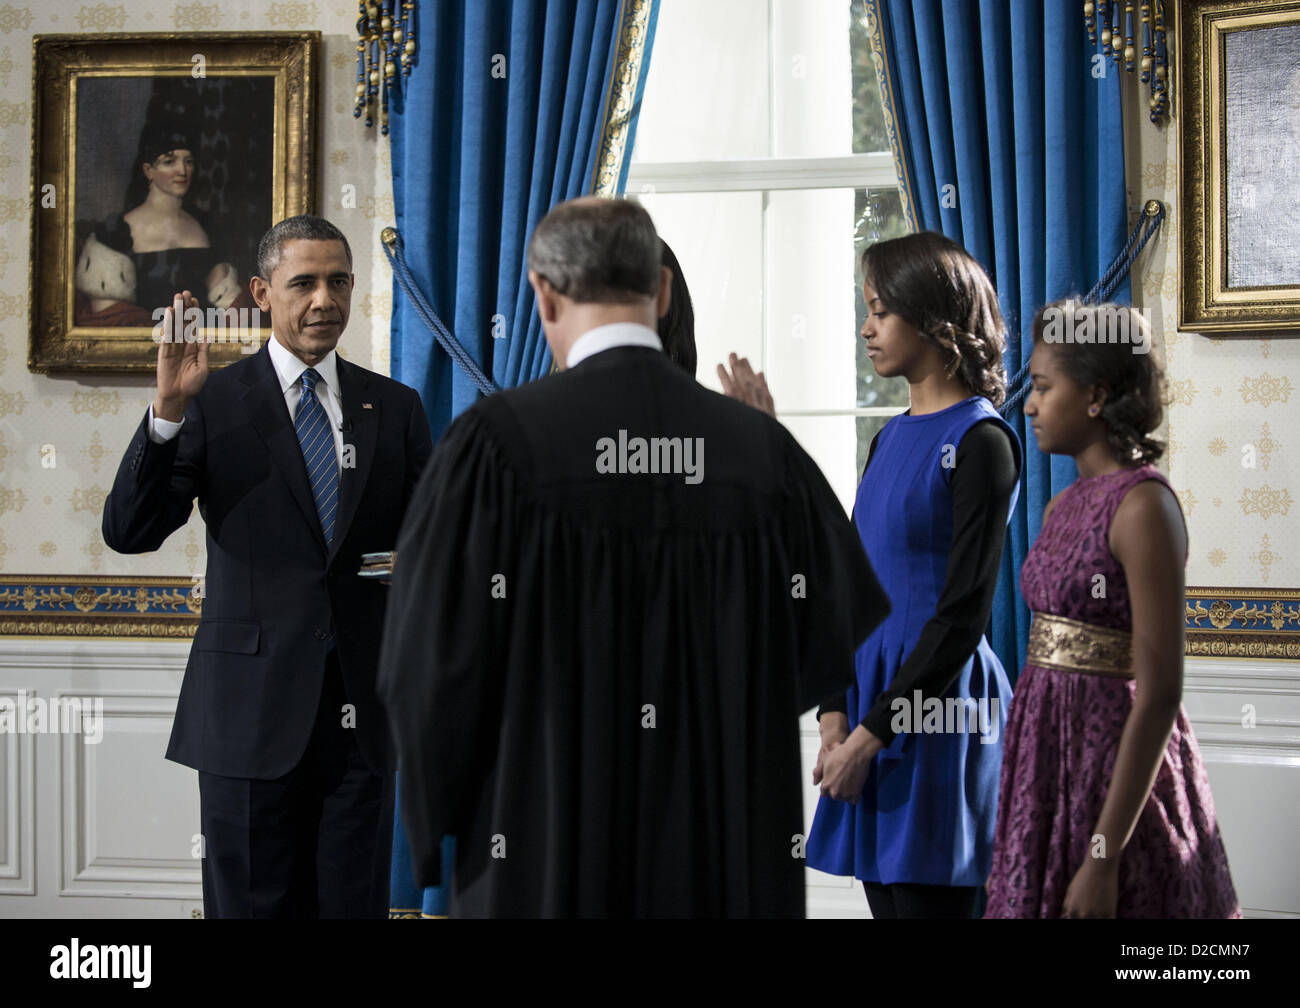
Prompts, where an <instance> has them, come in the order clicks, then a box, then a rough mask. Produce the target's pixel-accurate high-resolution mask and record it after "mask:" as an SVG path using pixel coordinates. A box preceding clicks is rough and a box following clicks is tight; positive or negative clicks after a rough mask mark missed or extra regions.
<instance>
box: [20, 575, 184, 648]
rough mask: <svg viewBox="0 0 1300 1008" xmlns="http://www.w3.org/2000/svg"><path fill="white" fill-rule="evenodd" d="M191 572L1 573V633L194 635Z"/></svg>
mask: <svg viewBox="0 0 1300 1008" xmlns="http://www.w3.org/2000/svg"><path fill="white" fill-rule="evenodd" d="M202 605H203V599H202V589H201V588H200V587H199V582H197V581H196V579H195V578H192V577H109V576H104V577H86V576H80V575H76V576H71V575H40V574H0V637H153V638H183V637H193V636H194V628H195V627H196V626H198V622H199V612H200V610H201V609H202Z"/></svg>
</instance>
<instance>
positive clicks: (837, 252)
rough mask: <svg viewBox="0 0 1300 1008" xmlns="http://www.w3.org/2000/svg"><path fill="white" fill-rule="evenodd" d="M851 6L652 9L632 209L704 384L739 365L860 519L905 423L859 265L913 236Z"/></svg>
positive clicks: (686, 3)
mask: <svg viewBox="0 0 1300 1008" xmlns="http://www.w3.org/2000/svg"><path fill="white" fill-rule="evenodd" d="M865 18H866V13H865V9H864V6H863V4H862V3H861V2H860V0H857V2H854V0H708V2H706V3H699V2H693V0H662V3H661V5H660V10H659V22H658V28H657V30H656V35H655V41H654V52H653V56H652V59H651V64H650V75H649V79H648V81H647V84H646V91H645V97H644V100H643V103H642V109H641V118H640V122H639V124H638V127H637V141H636V147H635V149H634V151H633V155H632V165H631V169H630V172H629V176H628V186H627V193H628V195H629V196H632V197H634V198H637V199H640V200H641V202H642V203H643V204H644V205H645V207H646V209H648V210H649V211H650V214H651V215H652V216H653V217H654V220H655V224H656V226H657V227H658V229H659V232H660V234H661V235H662V236H663V238H664V240H665V241H667V242H668V244H669V245H671V246H672V247H673V251H674V252H675V253H676V254H677V257H678V259H679V260H680V261H681V263H682V270H683V272H684V273H685V276H686V282H687V284H688V285H689V286H690V289H691V297H692V300H693V302H694V304H695V337H696V345H697V347H698V351H699V370H698V374H697V377H698V378H699V380H700V381H701V382H702V383H703V384H705V385H707V386H709V387H712V388H715V389H720V388H721V384H720V383H719V381H718V379H717V374H716V371H715V366H716V365H717V364H718V363H719V362H721V361H724V360H726V356H727V354H728V353H729V352H731V351H734V352H736V353H737V354H740V355H741V356H747V357H748V358H749V359H750V361H751V363H753V364H754V366H755V367H756V369H758V370H762V371H764V372H765V373H766V375H767V379H768V384H769V386H770V387H771V388H772V393H773V396H774V397H775V399H776V405H777V414H778V416H779V417H780V419H781V421H782V422H783V423H785V424H786V426H787V427H788V428H789V429H790V431H791V432H792V433H793V434H794V435H795V436H796V437H797V438H798V439H799V441H800V443H801V444H802V445H803V446H804V448H805V450H807V451H808V453H809V454H810V455H811V456H812V457H813V458H814V459H815V460H816V461H817V463H818V465H820V466H821V468H822V471H823V472H824V473H825V474H826V477H827V479H828V480H829V481H830V483H831V486H832V487H833V488H834V489H835V492H836V494H837V495H838V496H839V498H840V500H841V501H842V502H843V504H844V506H845V509H846V510H848V509H850V508H851V507H852V502H853V497H854V494H855V493H856V490H857V482H858V477H859V475H860V473H861V472H862V469H863V466H864V465H865V463H866V456H867V449H868V447H869V446H870V443H871V439H872V437H874V436H875V434H876V432H877V431H878V430H879V429H880V427H881V426H883V424H884V423H885V421H886V420H887V419H888V418H889V417H890V416H892V415H894V414H896V413H898V412H900V411H901V410H902V409H905V408H906V406H907V384H906V382H904V381H903V380H902V379H901V378H894V379H881V378H878V377H877V376H876V374H875V372H874V370H873V368H872V367H871V363H870V361H869V360H868V358H867V356H866V353H865V349H866V348H865V344H864V343H863V341H862V340H861V338H860V337H859V336H858V332H859V330H860V329H861V327H862V322H863V320H864V318H865V317H866V306H865V305H864V304H863V302H862V292H861V287H860V279H859V277H858V274H857V263H858V259H859V257H860V256H861V253H862V250H863V249H864V248H865V247H866V246H867V245H869V244H870V243H872V242H874V241H878V240H881V239H885V238H892V237H895V236H897V235H900V234H903V233H905V232H906V223H905V221H904V218H903V214H902V207H901V203H900V200H899V196H898V180H897V177H896V176H895V173H894V163H893V157H892V155H891V154H890V153H889V144H888V140H887V139H886V136H885V128H884V116H883V113H882V111H881V105H880V94H879V88H878V86H877V83H876V76H875V70H874V67H873V64H872V60H871V51H870V47H869V45H868V39H867V34H866V29H865Z"/></svg>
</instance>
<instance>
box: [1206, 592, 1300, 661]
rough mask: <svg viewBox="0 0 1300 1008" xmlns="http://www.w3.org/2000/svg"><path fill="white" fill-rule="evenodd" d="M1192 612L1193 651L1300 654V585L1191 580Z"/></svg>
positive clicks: (1247, 655)
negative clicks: (1212, 584) (1214, 584)
mask: <svg viewBox="0 0 1300 1008" xmlns="http://www.w3.org/2000/svg"><path fill="white" fill-rule="evenodd" d="M1186 617H1187V650H1186V653H1187V655H1189V656H1193V657H1198V658H1278V659H1284V660H1285V659H1291V660H1296V659H1300V589H1295V588H1202V587H1190V586H1189V587H1188V588H1187V608H1186Z"/></svg>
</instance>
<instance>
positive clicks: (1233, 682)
mask: <svg viewBox="0 0 1300 1008" xmlns="http://www.w3.org/2000/svg"><path fill="white" fill-rule="evenodd" d="M1183 705H1184V707H1186V709H1187V716H1188V717H1189V718H1190V719H1191V721H1192V730H1193V731H1194V732H1195V733H1196V739H1197V742H1198V743H1199V745H1200V748H1201V756H1202V757H1203V758H1204V760H1205V765H1206V770H1207V771H1208V773H1209V775H1210V786H1211V788H1212V789H1213V792H1214V804H1215V811H1216V813H1217V815H1218V819H1219V829H1220V832H1221V833H1222V834H1223V842H1224V845H1225V846H1226V847H1227V851H1228V864H1229V866H1230V867H1231V869H1232V879H1233V882H1234V884H1235V885H1236V887H1237V898H1238V899H1239V900H1240V901H1241V907H1242V912H1243V914H1245V916H1247V917H1300V872H1297V871H1296V867H1295V855H1294V853H1293V849H1294V846H1295V837H1296V836H1300V663H1298V662H1281V661H1269V662H1248V661H1236V660H1233V661H1223V660H1212V659H1203V658H1189V659H1187V663H1186V665H1185V667H1184V677H1183ZM1252 721H1253V723H1252ZM801 727H802V730H803V756H804V767H803V770H804V788H805V792H804V809H805V821H806V824H807V825H808V826H811V824H812V814H813V810H814V809H815V808H816V806H817V797H818V792H817V789H816V788H815V787H813V785H812V767H813V764H814V763H815V762H816V760H817V749H818V744H819V742H818V736H817V721H816V718H815V717H814V715H813V714H812V713H809V714H806V715H805V716H804V718H803V720H802V722H801ZM807 891H808V916H809V917H869V916H870V913H869V912H868V911H867V905H866V904H867V901H866V897H865V896H864V895H863V893H862V887H861V885H860V884H858V883H857V882H851V881H850V880H848V879H841V878H836V877H835V876H833V875H825V874H823V873H821V872H818V871H813V870H812V869H811V868H810V869H808V888H807Z"/></svg>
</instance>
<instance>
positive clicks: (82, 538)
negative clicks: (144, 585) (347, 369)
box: [0, 0, 393, 577]
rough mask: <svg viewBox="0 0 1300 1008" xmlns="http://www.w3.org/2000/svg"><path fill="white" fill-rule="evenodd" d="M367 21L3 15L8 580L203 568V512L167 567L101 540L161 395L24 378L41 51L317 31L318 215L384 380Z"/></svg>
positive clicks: (1, 235) (350, 17) (62, 6)
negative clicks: (145, 420) (207, 34)
mask: <svg viewBox="0 0 1300 1008" xmlns="http://www.w3.org/2000/svg"><path fill="white" fill-rule="evenodd" d="M356 17H357V8H356V4H355V2H348V0H307V2H300V0H283V2H269V3H268V2H264V0H226V2H223V3H177V2H175V0H172V2H166V0H131V2H130V3H78V2H76V0H53V2H50V0H45V2H42V3H40V4H37V3H31V4H30V5H27V6H21V5H15V4H8V3H3V4H0V573H4V574H18V573H21V574H65V575H89V574H99V575H115V574H135V575H156V574H169V575H178V576H183V577H188V576H190V575H192V574H199V573H202V571H203V568H204V541H203V526H202V522H201V520H200V519H199V517H198V513H197V509H196V510H195V513H194V515H193V516H192V517H191V519H190V522H189V524H188V525H187V526H186V527H185V528H183V529H181V530H178V531H177V532H175V533H173V535H172V536H171V538H170V539H169V540H168V541H167V542H166V543H165V544H164V545H163V548H162V549H161V550H159V551H158V552H157V553H152V554H148V555H145V556H135V557H124V556H118V555H117V554H116V553H113V552H112V551H111V550H109V549H108V548H107V547H106V546H105V545H104V543H103V540H102V538H101V536H100V531H99V523H100V515H101V512H102V508H103V503H104V496H105V495H106V494H107V493H108V491H109V489H110V488H111V487H112V483H113V476H114V473H115V472H116V470H117V464H118V461H119V459H120V458H121V454H122V452H124V451H125V450H126V445H127V442H128V440H129V439H130V437H131V434H132V432H133V430H134V429H135V426H136V425H137V424H138V423H139V422H140V418H141V416H142V415H143V413H144V410H145V409H146V407H147V406H148V404H149V403H150V402H151V401H152V399H153V383H152V380H151V379H148V378H145V377H143V376H103V377H89V376H80V377H75V376H49V375H38V374H31V373H30V372H29V371H28V370H27V332H28V275H27V271H28V258H29V256H28V249H29V241H30V217H31V210H30V204H29V200H28V192H29V185H30V181H31V175H30V171H31V166H30V151H31V108H32V101H31V80H32V66H31V60H32V36H33V35H35V34H50V33H56V32H109V31H114V32H177V31H180V32H185V31H259V30H274V31H290V30H319V31H320V32H321V34H322V64H321V68H320V69H321V72H322V80H321V89H322V90H321V99H322V100H321V103H320V106H319V108H320V113H321V115H320V120H321V130H322V135H321V138H320V140H321V144H320V150H321V159H320V171H321V177H320V178H319V180H318V193H319V206H318V207H317V209H318V211H319V212H320V213H322V214H323V215H324V216H326V217H329V218H330V219H332V220H333V221H334V222H335V223H336V224H338V226H339V227H340V228H341V229H342V230H343V232H344V233H345V234H346V235H347V236H348V242H349V244H351V246H352V249H353V254H354V256H355V264H354V269H355V273H356V279H357V287H356V293H355V294H354V296H353V302H352V317H351V321H350V322H349V323H348V328H347V331H346V332H345V333H344V336H343V340H342V342H341V343H340V351H341V352H342V353H343V355H344V356H346V357H348V358H349V359H351V360H353V361H355V362H357V363H358V364H361V365H363V366H365V367H370V368H373V369H374V370H377V371H381V372H384V373H387V372H388V315H389V312H390V310H391V307H392V295H391V273H390V270H389V267H388V261H387V260H386V259H385V258H384V255H383V251H382V249H381V247H380V244H379V237H378V236H379V232H380V230H381V229H382V228H383V227H384V226H385V225H388V224H391V223H393V197H392V187H391V183H390V162H389V152H388V141H387V139H384V138H380V137H379V136H378V130H377V129H371V130H366V129H365V128H364V127H363V126H362V125H361V124H360V123H359V122H358V121H357V120H355V119H353V118H352V102H353V97H354V88H355V74H356V71H355V66H356V62H355V61H356V49H355V46H356V35H355V25H356ZM346 185H352V186H355V195H356V198H355V208H348V209H344V207H343V202H344V200H343V193H344V189H343V187H344V186H346ZM348 202H349V203H351V202H353V201H352V200H348Z"/></svg>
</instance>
